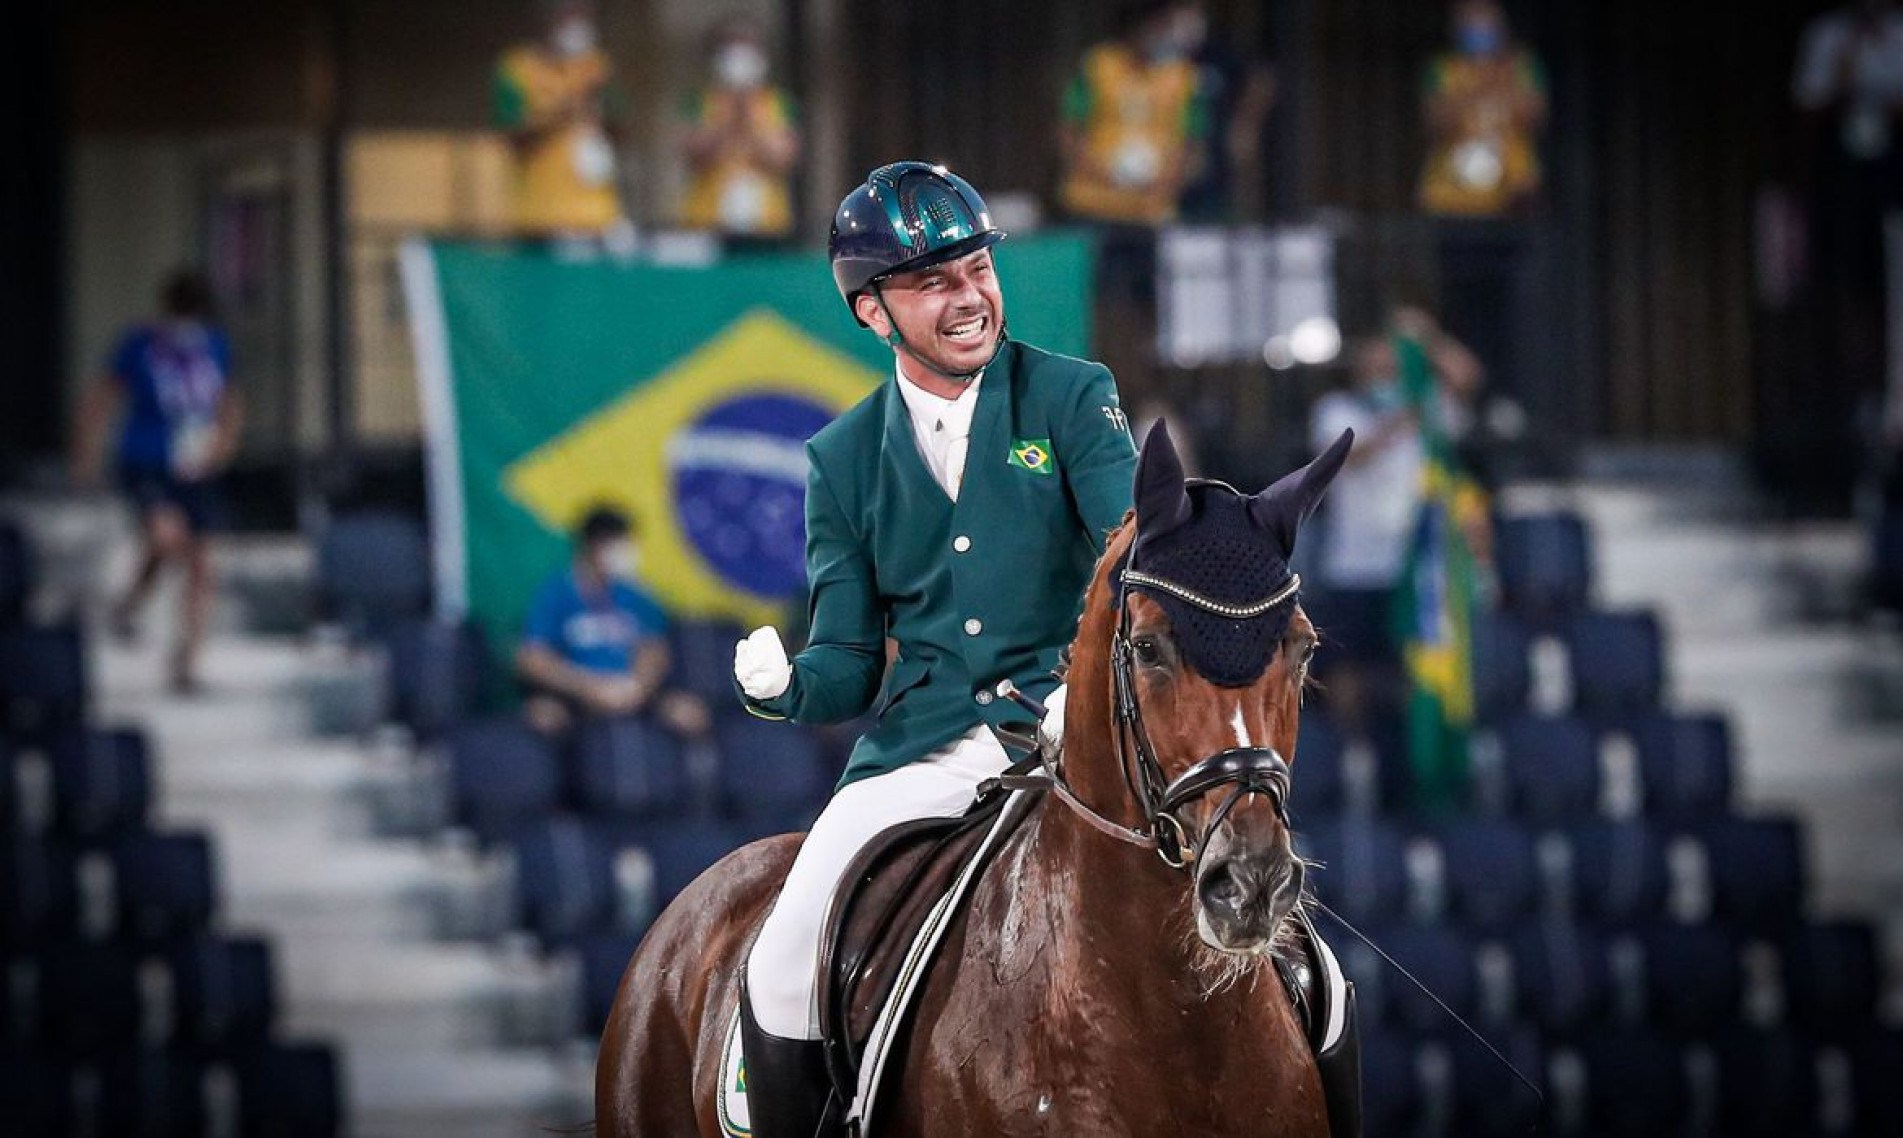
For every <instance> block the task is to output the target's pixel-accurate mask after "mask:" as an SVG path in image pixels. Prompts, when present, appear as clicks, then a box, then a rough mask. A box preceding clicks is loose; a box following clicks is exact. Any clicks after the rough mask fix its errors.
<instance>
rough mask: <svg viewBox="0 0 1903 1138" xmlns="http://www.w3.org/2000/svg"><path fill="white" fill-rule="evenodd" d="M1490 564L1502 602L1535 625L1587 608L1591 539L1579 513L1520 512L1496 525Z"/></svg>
mask: <svg viewBox="0 0 1903 1138" xmlns="http://www.w3.org/2000/svg"><path fill="white" fill-rule="evenodd" d="M1493 564H1494V569H1495V571H1496V572H1497V573H1498V574H1499V578H1500V594H1501V599H1502V600H1503V602H1504V603H1505V605H1506V607H1507V608H1509V609H1511V610H1512V611H1513V612H1515V613H1517V614H1518V615H1519V616H1521V617H1522V618H1524V619H1526V620H1528V621H1530V622H1534V623H1536V624H1550V623H1551V622H1553V621H1555V620H1557V619H1559V618H1561V617H1564V616H1567V615H1569V614H1571V613H1574V612H1577V611H1579V610H1580V609H1583V608H1585V607H1586V601H1587V598H1588V597H1589V596H1590V594H1591V592H1592V540H1591V537H1590V535H1589V534H1588V533H1587V531H1586V523H1585V521H1584V520H1583V519H1581V518H1580V517H1579V515H1577V514H1573V513H1551V514H1524V515H1521V516H1518V517H1510V518H1504V519H1502V520H1501V522H1500V524H1499V525H1498V526H1496V527H1495V529H1494V539H1493Z"/></svg>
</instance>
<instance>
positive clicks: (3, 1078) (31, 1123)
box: [0, 1054, 133, 1138]
mask: <svg viewBox="0 0 1903 1138" xmlns="http://www.w3.org/2000/svg"><path fill="white" fill-rule="evenodd" d="M72 1078H73V1072H72V1069H71V1068H70V1067H68V1066H67V1065H66V1064H64V1063H60V1062H56V1061H54V1060H53V1059H51V1058H50V1057H47V1056H44V1055H30V1054H29V1055H0V1118H4V1119H6V1124H7V1132H8V1133H9V1134H19V1135H22V1136H25V1135H47V1136H48V1138H51V1136H52V1135H61V1134H78V1133H81V1130H80V1129H79V1125H78V1119H77V1117H76V1116H75V1114H74V1111H73V1096H72ZM101 1132H102V1131H98V1130H95V1131H94V1133H101ZM126 1133H133V1131H126Z"/></svg>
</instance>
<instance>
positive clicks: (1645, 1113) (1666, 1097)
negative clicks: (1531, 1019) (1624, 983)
mask: <svg viewBox="0 0 1903 1138" xmlns="http://www.w3.org/2000/svg"><path fill="white" fill-rule="evenodd" d="M1577 1053H1578V1055H1579V1058H1580V1061H1581V1063H1582V1065H1583V1066H1584V1069H1585V1076H1586V1120H1587V1124H1586V1129H1585V1133H1587V1134H1591V1135H1594V1136H1595V1138H1598V1136H1600V1135H1616V1136H1618V1138H1656V1136H1658V1135H1663V1134H1678V1133H1680V1128H1681V1127H1683V1126H1684V1125H1685V1121H1686V1115H1687V1111H1688V1108H1689V1105H1690V1102H1689V1100H1690V1088H1689V1086H1688V1085H1687V1079H1686V1072H1685V1057H1684V1054H1683V1053H1682V1052H1681V1051H1680V1050H1679V1048H1678V1047H1677V1046H1675V1045H1674V1044H1672V1043H1671V1042H1669V1041H1667V1040H1665V1039H1662V1038H1660V1037H1658V1036H1656V1035H1653V1034H1650V1033H1640V1032H1610V1033H1602V1034H1594V1035H1592V1036H1590V1037H1588V1038H1586V1039H1583V1040H1581V1041H1580V1042H1579V1044H1578V1052H1577Z"/></svg>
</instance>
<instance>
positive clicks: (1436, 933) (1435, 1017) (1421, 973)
mask: <svg viewBox="0 0 1903 1138" xmlns="http://www.w3.org/2000/svg"><path fill="white" fill-rule="evenodd" d="M1369 938H1370V939H1371V940H1373V941H1374V943H1376V944H1378V945H1380V946H1381V948H1382V949H1383V950H1384V951H1385V952H1386V953H1387V954H1388V955H1389V956H1391V957H1393V958H1394V960H1395V963H1397V964H1399V965H1400V966H1401V967H1403V968H1405V969H1407V970H1408V971H1409V972H1410V973H1412V974H1413V976H1414V978H1415V979H1416V980H1419V981H1420V982H1421V983H1422V984H1425V985H1426V986H1427V989H1428V991H1430V992H1433V993H1434V995H1436V996H1438V997H1440V999H1441V1000H1442V1001H1443V1002H1444V1003H1446V1004H1447V1006H1448V1007H1450V1008H1452V1009H1454V1011H1455V1012H1456V1013H1457V1014H1459V1015H1460V1016H1461V1018H1463V1019H1471V1018H1472V1017H1473V1013H1474V1011H1475V1009H1476V1008H1477V1007H1478V1006H1479V997H1480V977H1479V973H1478V971H1477V970H1476V969H1475V967H1474V946H1473V944H1472V942H1471V941H1469V940H1468V939H1467V937H1465V936H1463V935H1462V934H1461V933H1460V932H1459V931H1458V930H1456V929H1454V928H1451V927H1449V926H1447V925H1411V924H1393V925H1387V926H1384V927H1383V928H1382V929H1381V930H1379V931H1378V932H1375V933H1371V934H1369ZM1382 987H1383V988H1384V990H1385V991H1384V996H1385V999H1384V1002H1385V1004H1386V1007H1385V1008H1383V1009H1382V1014H1383V1015H1384V1017H1385V1018H1386V1019H1387V1020H1388V1021H1389V1022H1392V1023H1394V1024H1395V1025H1396V1026H1398V1027H1400V1028H1402V1029H1404V1030H1406V1031H1409V1032H1412V1033H1414V1034H1417V1035H1436V1036H1445V1035H1447V1034H1448V1033H1450V1032H1457V1031H1459V1030H1460V1028H1459V1026H1458V1025H1457V1024H1455V1023H1454V1021H1453V1020H1451V1019H1449V1018H1448V1016H1447V1013H1446V1012H1444V1011H1442V1010H1441V1009H1440V1008H1439V1006H1437V1005H1436V1004H1435V1003H1434V1001H1433V1000H1431V999H1429V998H1428V996H1427V995H1426V993H1424V992H1422V991H1421V990H1420V989H1419V988H1417V987H1415V986H1414V985H1413V984H1411V983H1409V982H1408V980H1407V977H1405V976H1402V975H1399V974H1398V973H1397V974H1394V975H1391V976H1388V977H1386V978H1385V980H1384V981H1383V983H1382ZM1357 995H1359V985H1357Z"/></svg>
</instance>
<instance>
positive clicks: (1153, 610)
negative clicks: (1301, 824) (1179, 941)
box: [1063, 423, 1353, 956]
mask: <svg viewBox="0 0 1903 1138" xmlns="http://www.w3.org/2000/svg"><path fill="white" fill-rule="evenodd" d="M1352 442H1353V436H1352V434H1351V433H1344V434H1343V436H1342V437H1341V438H1340V439H1338V440H1337V441H1336V442H1335V443H1334V445H1332V446H1331V447H1329V448H1328V450H1327V451H1326V452H1324V453H1323V454H1322V455H1321V456H1320V457H1318V458H1316V459H1315V461H1313V462H1311V463H1310V464H1309V465H1307V466H1305V467H1303V468H1302V469H1300V470H1297V471H1295V472H1294V473H1292V474H1290V475H1288V476H1287V477H1285V478H1282V479H1281V480H1279V481H1277V482H1275V483H1274V484H1273V485H1271V486H1269V487H1268V488H1266V489H1264V490H1263V491H1261V492H1260V493H1258V494H1254V495H1250V494H1244V493H1242V492H1240V491H1238V490H1236V489H1235V488H1233V487H1231V486H1229V485H1227V484H1225V483H1221V482H1216V481H1211V480H1205V479H1188V478H1185V477H1184V475H1183V468H1182V463H1181V461H1180V460H1179V459H1178V457H1177V454H1176V448H1175V446H1174V444H1173V443H1172V442H1171V440H1170V436H1169V431H1168V429H1167V428H1166V427H1165V426H1164V425H1163V424H1162V423H1158V424H1157V426H1156V427H1155V428H1154V429H1152V430H1151V432H1150V434H1149V437H1148V438H1147V439H1146V440H1145V441H1144V445H1143V451H1142V454H1141V456H1140V458H1139V459H1138V462H1137V475H1136V488H1135V505H1134V509H1133V510H1132V511H1131V513H1130V514H1129V515H1127V516H1126V517H1125V519H1124V523H1123V525H1122V526H1120V527H1119V528H1118V530H1117V531H1116V532H1115V533H1114V534H1113V535H1112V536H1111V539H1110V541H1109V544H1108V548H1107V549H1106V550H1105V553H1104V556H1103V558H1102V560H1101V561H1100V562H1099V564H1098V567H1097V572H1096V574H1095V576H1094V577H1093V580H1092V582H1091V585H1090V588H1089V590H1088V592H1087V595H1086V599H1085V607H1084V617H1083V619H1082V621H1081V622H1080V626H1079V631H1078V637H1077V641H1076V643H1075V644H1074V645H1073V647H1072V652H1071V660H1072V665H1071V672H1070V678H1069V690H1070V703H1069V713H1068V714H1067V715H1066V720H1067V721H1068V723H1069V729H1068V730H1067V732H1066V738H1065V745H1064V758H1063V765H1064V772H1063V773H1064V776H1065V778H1066V780H1067V781H1068V782H1069V784H1070V787H1071V789H1072V790H1073V791H1074V798H1075V799H1076V800H1077V801H1078V803H1079V804H1080V805H1081V804H1082V803H1084V802H1088V803H1092V804H1095V805H1103V804H1107V803H1110V802H1115V801H1119V800H1120V801H1122V802H1124V803H1127V804H1129V805H1126V806H1123V807H1122V808H1121V809H1120V810H1118V811H1117V813H1120V814H1122V815H1123V816H1125V817H1127V816H1128V814H1129V813H1130V812H1131V807H1132V806H1133V807H1134V812H1135V813H1136V815H1137V823H1136V825H1134V826H1122V827H1121V828H1122V830H1123V835H1122V836H1125V837H1126V838H1132V836H1134V838H1133V840H1138V841H1140V842H1141V844H1147V845H1152V846H1154V847H1155V848H1156V849H1157V851H1158V852H1159V853H1160V854H1162V855H1163V858H1164V860H1165V861H1167V862H1169V863H1170V864H1171V865H1174V866H1178V867H1180V868H1183V869H1185V870H1187V871H1188V872H1189V873H1190V874H1191V875H1192V881H1193V884H1194V905H1195V915H1196V929H1197V933H1198V935H1199V936H1200V938H1201V940H1202V942H1203V943H1204V944H1206V945H1208V946H1209V947H1210V948H1212V949H1215V950H1216V951H1218V952H1221V953H1224V954H1230V955H1231V956H1250V955H1257V954H1261V953H1265V952H1267V951H1268V950H1269V949H1270V948H1271V947H1273V945H1274V943H1275V940H1276V936H1277V933H1278V931H1279V930H1280V929H1281V927H1282V924H1283V921H1284V919H1285V918H1287V917H1288V915H1289V914H1290V912H1291V911H1292V910H1293V909H1294V907H1295V905H1296V903H1297V901H1298V900H1299V898H1300V896H1301V892H1302V885H1303V867H1302V862H1301V859H1300V858H1298V857H1297V856H1296V855H1295V853H1294V851H1293V849H1292V847H1291V843H1290V834H1289V825H1288V813H1287V799H1288V791H1289V778H1290V774H1289V767H1288V759H1289V758H1292V757H1293V756H1294V753H1295V739H1296V729H1297V723H1298V720H1299V717H1300V709H1301V696H1302V689H1303V686H1304V684H1305V682H1306V681H1307V678H1308V666H1309V661H1310V658H1311V657H1312V656H1313V654H1314V651H1315V648H1316V645H1317V643H1318V638H1317V636H1316V633H1315V629H1314V626H1313V625H1312V624H1310V623H1309V620H1308V617H1307V615H1306V614H1305V613H1303V612H1302V609H1301V604H1300V600H1299V595H1298V590H1299V588H1300V584H1301V581H1300V578H1299V577H1298V576H1297V575H1296V574H1295V573H1294V572H1293V571H1292V570H1291V569H1290V568H1289V558H1290V556H1291V555H1292V554H1293V552H1294V548H1295V536H1296V531H1297V529H1298V528H1299V527H1300V525H1301V523H1302V521H1303V520H1304V519H1305V518H1306V517H1307V516H1308V515H1309V514H1310V513H1311V512H1312V511H1313V510H1314V508H1315V505H1316V503H1317V502H1318V501H1319V500H1320V498H1321V495H1322V492H1323V490H1325V489H1326V488H1327V486H1328V483H1329V482H1330V480H1332V479H1333V478H1334V476H1335V474H1336V472H1337V471H1339V470H1340V469H1341V465H1342V462H1343V460H1344V459H1345V458H1346V457H1347V453H1348V448H1349V446H1350V445H1351V444H1352ZM1091 812H1092V813H1095V811H1094V810H1093V811H1091ZM1104 821H1106V819H1103V818H1102V817H1099V818H1098V819H1097V822H1098V823H1100V824H1099V828H1100V829H1102V828H1105V826H1103V825H1101V823H1103V822H1104Z"/></svg>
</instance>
